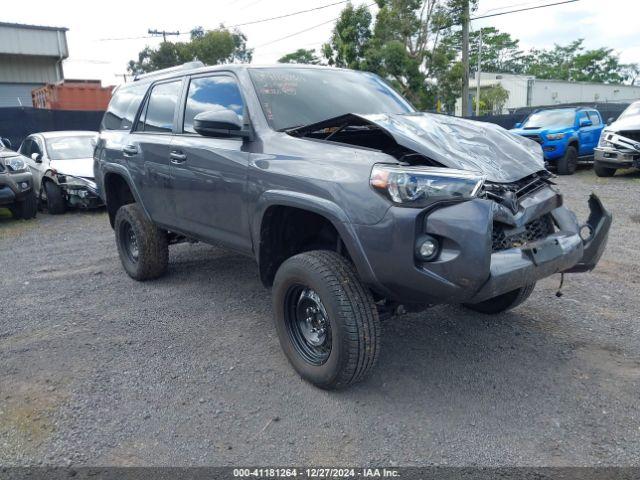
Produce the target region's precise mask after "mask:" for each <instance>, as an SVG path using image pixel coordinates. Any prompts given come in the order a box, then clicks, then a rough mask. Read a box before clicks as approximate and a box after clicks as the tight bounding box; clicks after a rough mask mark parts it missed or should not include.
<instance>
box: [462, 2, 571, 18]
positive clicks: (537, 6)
mask: <svg viewBox="0 0 640 480" xmlns="http://www.w3.org/2000/svg"><path fill="white" fill-rule="evenodd" d="M579 1H580V0H565V1H564V2H556V3H547V4H545V5H536V6H535V7H528V8H520V9H518V10H509V11H507V12H500V13H492V14H491V15H482V16H479V17H473V18H471V20H480V19H481V18H489V17H499V16H500V15H507V14H509V13H517V12H526V11H527V10H536V9H538V8H545V7H555V6H556V5H564V4H565V3H575V2H579Z"/></svg>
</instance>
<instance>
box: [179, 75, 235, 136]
mask: <svg viewBox="0 0 640 480" xmlns="http://www.w3.org/2000/svg"><path fill="white" fill-rule="evenodd" d="M225 109H226V110H231V111H233V112H234V113H235V114H236V115H238V118H240V120H242V112H243V110H244V102H243V101H242V95H241V94H240V89H239V88H238V84H237V83H236V81H235V79H234V78H232V77H228V76H222V75H218V76H213V77H204V78H193V79H191V82H190V83H189V93H188V95H187V104H186V105H185V109H184V126H183V131H184V132H187V133H195V130H194V129H193V119H194V117H195V116H196V115H197V114H199V113H201V112H208V111H211V110H225Z"/></svg>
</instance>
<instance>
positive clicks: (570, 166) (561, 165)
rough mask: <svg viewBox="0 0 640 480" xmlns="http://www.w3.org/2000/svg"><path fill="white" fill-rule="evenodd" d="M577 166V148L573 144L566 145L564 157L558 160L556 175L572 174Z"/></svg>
mask: <svg viewBox="0 0 640 480" xmlns="http://www.w3.org/2000/svg"><path fill="white" fill-rule="evenodd" d="M577 168H578V150H576V147H574V146H572V145H571V146H568V147H567V151H566V152H564V157H562V158H561V159H560V160H558V175H573V174H574V173H575V172H576V169H577Z"/></svg>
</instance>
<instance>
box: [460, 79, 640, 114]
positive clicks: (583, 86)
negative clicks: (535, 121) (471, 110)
mask: <svg viewBox="0 0 640 480" xmlns="http://www.w3.org/2000/svg"><path fill="white" fill-rule="evenodd" d="M496 85H501V86H502V87H503V88H504V89H505V90H506V91H507V92H509V99H508V100H507V101H506V103H505V105H504V107H503V111H502V113H508V112H509V110H513V109H516V108H522V107H536V106H541V105H558V104H564V103H579V102H631V101H633V100H638V99H640V86H632V85H621V84H609V85H607V84H604V83H590V82H567V81H564V80H540V79H536V78H535V77H533V76H530V75H512V74H508V73H485V72H482V74H481V75H480V88H481V89H482V88H489V87H493V86H496ZM476 86H477V83H476V78H475V74H474V76H473V77H472V78H470V79H469V96H470V97H471V98H472V99H473V98H475V96H476ZM472 104H473V100H471V101H470V102H469V105H472ZM461 113H462V99H460V98H459V99H458V100H457V101H456V115H460V114H461Z"/></svg>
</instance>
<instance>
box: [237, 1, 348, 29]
mask: <svg viewBox="0 0 640 480" xmlns="http://www.w3.org/2000/svg"><path fill="white" fill-rule="evenodd" d="M348 1H349V0H341V1H340V2H335V3H329V4H328V5H322V6H320V7H314V8H308V9H307V10H300V11H298V12H291V13H286V14H284V15H278V16H277V17H270V18H263V19H261V20H253V21H251V22H245V23H238V24H236V25H229V26H228V28H236V27H244V26H245V25H255V24H256V23H264V22H270V21H271V20H279V19H281V18H287V17H293V16H294V15H300V14H301V13H307V12H314V11H316V10H322V9H324V8H329V7H333V6H334V5H341V4H343V3H347V2H348Z"/></svg>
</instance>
